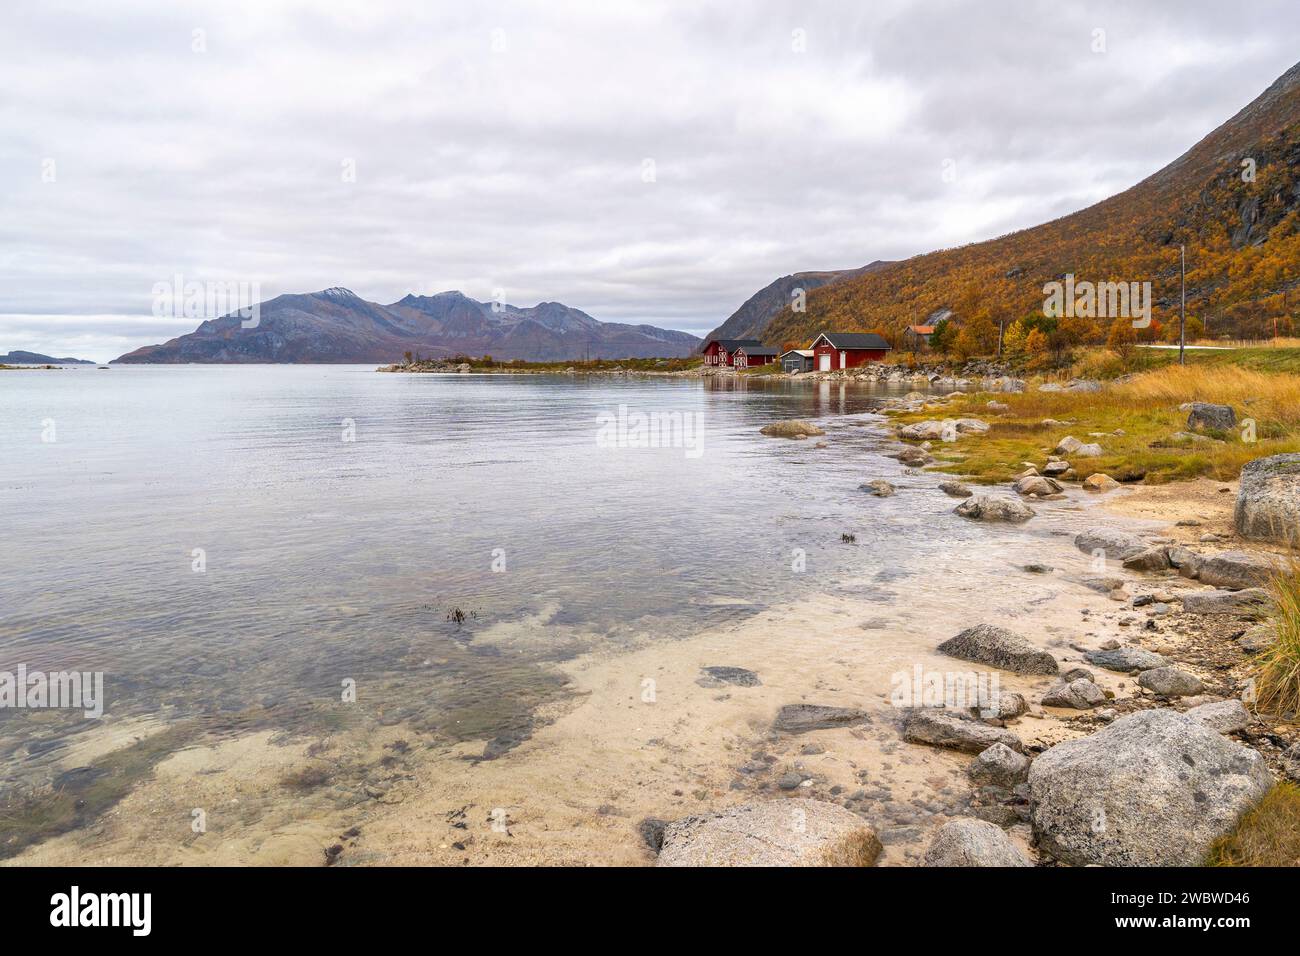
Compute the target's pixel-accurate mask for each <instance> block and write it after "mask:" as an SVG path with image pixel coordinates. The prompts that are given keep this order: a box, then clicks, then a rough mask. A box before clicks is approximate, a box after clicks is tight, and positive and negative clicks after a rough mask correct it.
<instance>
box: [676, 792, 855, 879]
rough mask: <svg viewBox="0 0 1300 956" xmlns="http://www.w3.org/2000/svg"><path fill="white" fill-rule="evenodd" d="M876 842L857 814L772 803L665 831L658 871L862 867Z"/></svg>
mask: <svg viewBox="0 0 1300 956" xmlns="http://www.w3.org/2000/svg"><path fill="white" fill-rule="evenodd" d="M880 850H881V845H880V839H879V837H877V836H876V833H875V831H874V830H872V829H871V827H869V826H868V825H867V824H866V822H865V821H864V820H863V819H862V818H861V817H859V816H858V815H857V814H855V813H853V812H851V811H849V810H846V809H844V808H843V807H841V806H838V805H837V804H834V803H824V802H822V801H819V800H804V799H790V800H770V801H764V802H759V803H747V804H741V805H740V806H736V807H731V808H729V809H727V810H724V811H722V812H720V813H713V814H707V815H700V816H692V817H687V818H686V819H684V820H678V821H676V822H674V823H670V824H668V826H667V827H666V828H665V829H664V837H663V848H662V849H661V850H660V851H659V861H658V865H659V866H833V865H837V864H838V865H845V864H848V865H866V866H869V865H870V864H871V863H873V862H875V860H876V858H877V857H878V856H879V855H880Z"/></svg>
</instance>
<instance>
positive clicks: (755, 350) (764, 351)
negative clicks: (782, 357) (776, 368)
mask: <svg viewBox="0 0 1300 956" xmlns="http://www.w3.org/2000/svg"><path fill="white" fill-rule="evenodd" d="M739 348H740V349H741V350H742V351H743V352H744V353H745V354H746V355H777V354H778V353H779V352H780V349H774V348H772V347H771V346H770V345H741V346H739Z"/></svg>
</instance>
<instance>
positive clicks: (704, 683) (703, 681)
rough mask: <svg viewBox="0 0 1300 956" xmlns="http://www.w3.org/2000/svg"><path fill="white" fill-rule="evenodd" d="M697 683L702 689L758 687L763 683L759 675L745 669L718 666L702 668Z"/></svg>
mask: <svg viewBox="0 0 1300 956" xmlns="http://www.w3.org/2000/svg"><path fill="white" fill-rule="evenodd" d="M695 683H697V684H699V685H700V686H701V687H721V686H722V685H724V684H731V685H733V686H735V687H758V686H760V685H761V684H762V683H763V682H762V681H761V680H759V679H758V675H757V674H755V673H754V672H753V671H751V670H746V669H745V668H743V667H729V666H726V665H716V666H712V667H701V668H700V676H699V678H697V679H696V681H695Z"/></svg>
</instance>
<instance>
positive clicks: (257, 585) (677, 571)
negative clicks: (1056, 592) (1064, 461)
mask: <svg viewBox="0 0 1300 956" xmlns="http://www.w3.org/2000/svg"><path fill="white" fill-rule="evenodd" d="M884 394H886V393H884V392H881V391H871V390H868V389H867V388H865V387H862V386H840V385H831V384H825V383H823V384H800V383H790V382H774V383H770V384H769V383H758V382H749V383H735V382H729V383H727V382H718V381H716V380H713V381H710V380H698V379H669V378H655V379H622V378H605V377H590V378H587V377H564V376H440V375H395V374H377V373H376V372H375V371H374V370H373V369H372V368H371V367H364V368H362V367H341V366H269V367H268V366H245V367H218V366H212V367H203V366H190V367H148V366H139V367H126V366H123V367H114V368H113V369H111V370H108V371H100V370H96V369H89V368H87V369H76V370H72V369H69V370H64V371H33V372H10V373H3V374H0V443H2V445H0V507H2V509H3V546H2V548H0V579H2V581H3V584H2V585H0V671H12V670H15V669H16V667H17V665H18V664H19V663H23V664H25V665H26V666H27V667H28V668H29V669H30V670H37V669H40V670H46V671H57V670H71V669H76V670H83V671H103V672H104V674H105V683H106V688H105V690H106V697H107V705H106V717H107V718H109V719H120V718H123V717H147V718H149V719H154V720H164V721H168V722H173V723H177V724H179V725H184V726H188V727H191V728H197V730H198V731H205V732H211V733H217V734H222V733H235V732H239V731H242V730H246V729H250V728H266V727H271V728H276V729H281V730H285V731H290V732H304V733H319V732H323V731H330V730H332V729H339V728H344V727H347V726H349V725H355V724H356V723H358V722H361V723H366V722H372V723H373V722H378V723H398V722H404V723H407V724H409V725H410V726H411V728H412V729H414V730H415V731H417V732H425V733H428V734H431V735H434V736H435V737H443V738H446V739H451V740H463V739H475V740H477V739H483V740H485V741H491V742H490V743H488V745H487V750H486V751H485V752H486V754H487V755H488V756H492V755H494V754H496V753H499V752H501V751H502V750H504V749H507V748H508V747H510V746H511V745H512V744H513V743H514V742H516V741H517V740H518V739H520V738H521V737H523V736H525V735H526V734H527V733H528V731H529V727H530V714H531V712H532V710H533V709H534V707H535V705H536V704H538V703H539V702H542V701H545V700H547V699H551V698H553V697H554V696H555V695H557V694H561V693H563V687H562V685H561V682H560V681H559V679H558V678H557V677H555V676H554V669H553V668H548V667H547V666H546V665H547V663H548V662H550V661H554V660H556V659H559V658H563V657H567V656H571V655H574V654H576V653H581V652H582V651H584V650H587V649H590V648H594V647H601V646H608V645H610V644H617V643H619V642H628V641H631V640H635V639H645V638H648V639H652V640H672V639H675V638H678V637H683V636H686V635H689V634H691V633H693V632H695V631H698V630H699V629H701V628H704V627H708V626H711V625H716V624H718V623H721V622H725V621H726V620H727V619H728V618H732V617H735V616H737V615H745V614H752V613H754V612H755V611H757V610H759V609H761V608H762V607H764V606H766V605H770V604H773V603H776V602H781V601H786V600H790V599H793V598H797V597H799V596H800V595H802V594H806V593H810V592H811V591H813V590H817V589H826V588H832V587H839V588H848V589H854V590H856V591H858V592H860V593H863V594H865V595H866V596H868V597H872V598H874V599H877V600H880V601H884V602H887V601H891V600H894V599H896V597H897V595H898V593H899V592H900V591H901V590H904V589H906V588H908V587H910V586H912V585H911V584H910V583H909V581H908V579H909V578H913V579H914V580H915V581H920V580H922V579H923V576H924V575H925V574H926V573H929V572H930V571H931V570H932V569H933V568H934V567H935V566H936V563H938V562H951V561H952V559H953V555H954V554H960V553H961V550H962V548H963V547H964V546H965V543H966V542H970V543H971V545H972V546H974V544H975V542H978V541H980V540H981V539H982V538H984V537H986V536H987V535H988V534H989V531H988V529H986V528H980V527H976V526H969V525H968V524H967V523H965V522H960V521H953V520H947V521H944V523H943V529H944V533H943V536H938V535H936V534H935V533H934V532H933V527H934V522H935V519H936V517H937V516H940V515H943V514H944V513H946V512H948V511H950V510H951V508H952V502H951V500H949V499H946V498H944V496H942V495H937V494H936V495H926V496H924V497H918V496H912V497H908V496H902V495H900V496H899V497H897V498H893V499H875V498H872V497H869V496H867V495H865V494H863V493H861V492H859V491H857V486H858V485H859V484H860V483H861V482H863V481H866V480H869V479H871V478H874V477H879V476H882V475H884V476H886V477H890V478H891V479H892V480H897V479H898V475H899V468H898V466H897V463H895V462H892V461H887V460H886V459H884V458H883V457H881V450H882V448H881V443H882V432H881V430H880V419H879V418H878V417H877V416H875V415H872V414H870V412H871V411H872V409H874V408H876V407H877V406H878V403H879V401H880V398H881V397H882V395H884ZM619 406H627V407H628V409H629V410H630V411H641V412H646V413H650V412H658V413H668V412H681V413H687V414H690V415H692V416H697V417H696V418H695V419H694V420H695V421H698V423H699V424H700V427H701V429H702V431H701V441H702V443H701V446H700V452H699V454H698V456H694V455H693V454H688V450H687V449H684V448H680V447H678V448H611V447H602V446H601V445H600V444H599V443H598V440H597V436H598V432H599V424H598V416H600V415H601V414H602V413H615V414H616V413H617V411H618V409H619ZM793 417H799V418H808V419H813V420H816V421H818V422H820V423H821V424H822V425H824V426H825V427H827V429H828V431H829V433H830V434H829V436H828V442H829V447H828V448H825V449H818V448H816V447H815V444H816V442H815V441H800V442H794V441H786V440H780V439H770V438H765V437H761V436H760V435H759V434H758V429H759V427H760V426H762V425H764V424H766V423H768V422H770V421H772V420H774V419H780V418H793ZM51 429H52V430H53V434H52V435H51ZM50 437H53V438H54V440H53V441H48V440H43V439H45V438H50ZM916 480H918V481H928V482H933V481H937V479H935V478H932V477H931V476H919V477H918V478H917V479H916ZM1049 529H1050V524H1044V523H1042V522H1038V523H1035V528H1034V529H1033V530H1028V529H1020V530H1008V531H1007V532H1005V533H1006V534H1020V535H1026V536H1031V535H1035V534H1048V533H1050V530H1049ZM846 532H847V533H852V534H854V535H856V538H857V542H856V544H855V545H845V544H843V543H841V541H840V536H841V534H842V533H846ZM196 568H201V569H199V570H196ZM796 568H802V569H803V570H796ZM456 608H459V609H461V611H463V613H464V614H465V615H466V618H465V620H464V621H463V622H462V623H456V621H454V620H448V616H449V614H453V613H454V609H456ZM792 634H794V635H797V622H793V623H792ZM345 682H355V687H356V696H357V700H356V703H355V704H354V705H350V706H345V705H343V704H342V703H341V694H342V691H343V688H344V685H345ZM87 723H88V722H87V721H85V720H84V719H81V718H80V717H79V715H77V714H70V713H68V712H51V711H44V712H35V711H25V712H24V711H14V710H3V711H0V748H2V749H0V758H2V760H3V762H2V763H0V768H2V769H0V783H3V785H4V786H5V787H6V788H8V790H9V792H10V793H12V792H15V791H16V790H18V789H22V788H33V787H36V788H39V787H43V786H59V785H66V784H67V783H68V782H69V780H72V779H79V778H76V777H75V776H74V777H73V778H69V777H68V776H67V775H68V773H69V772H70V770H69V766H68V760H67V759H65V758H66V754H65V752H64V751H65V748H66V747H67V746H69V741H70V740H72V739H74V738H75V735H76V734H77V733H79V732H82V731H83V730H84V729H85V726H86V724H87ZM196 732H197V731H196ZM188 739H192V736H187V737H183V738H182V742H183V741H184V740H188ZM72 769H73V770H76V769H78V768H75V767H74V768H72Z"/></svg>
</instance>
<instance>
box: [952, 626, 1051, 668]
mask: <svg viewBox="0 0 1300 956" xmlns="http://www.w3.org/2000/svg"><path fill="white" fill-rule="evenodd" d="M938 651H939V653H940V654H947V655H948V656H949V657H956V658H959V659H961V660H963V661H974V662H975V663H977V664H990V665H992V666H993V667H1000V668H1002V669H1003V670H1008V671H1015V672H1016V673H1017V674H1055V673H1057V672H1058V671H1059V670H1060V667H1059V666H1058V665H1057V663H1056V658H1055V657H1053V656H1052V655H1051V654H1049V653H1048V652H1047V651H1044V650H1040V649H1039V648H1037V647H1035V646H1034V645H1033V644H1031V643H1029V641H1027V640H1026V639H1025V638H1023V637H1021V636H1020V635H1019V634H1017V633H1015V632H1014V631H1008V630H1007V629H1006V628H1005V627H997V626H996V625H993V624H976V625H975V626H974V627H968V628H966V630H964V631H962V632H961V633H960V634H958V635H957V636H956V637H951V638H949V639H948V640H946V641H944V642H943V643H942V644H940V645H939V647H938Z"/></svg>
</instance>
